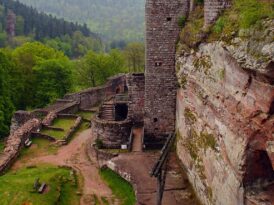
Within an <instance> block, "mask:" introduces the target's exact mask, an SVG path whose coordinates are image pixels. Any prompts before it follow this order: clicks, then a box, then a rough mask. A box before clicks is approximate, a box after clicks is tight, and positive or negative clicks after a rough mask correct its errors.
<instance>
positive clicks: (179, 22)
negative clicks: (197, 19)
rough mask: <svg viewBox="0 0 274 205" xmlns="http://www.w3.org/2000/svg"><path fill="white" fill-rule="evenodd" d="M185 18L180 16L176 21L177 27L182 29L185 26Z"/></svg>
mask: <svg viewBox="0 0 274 205" xmlns="http://www.w3.org/2000/svg"><path fill="white" fill-rule="evenodd" d="M186 19H187V18H186V16H180V18H179V20H178V25H179V26H180V27H181V28H183V27H184V26H185V24H186Z"/></svg>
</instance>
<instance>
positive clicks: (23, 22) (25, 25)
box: [0, 0, 96, 40]
mask: <svg viewBox="0 0 274 205" xmlns="http://www.w3.org/2000/svg"><path fill="white" fill-rule="evenodd" d="M0 4H1V5H2V8H3V7H4V9H1V11H2V12H1V15H2V18H1V23H2V25H4V27H7V28H8V30H9V31H10V29H12V30H13V29H15V31H16V32H17V34H18V35H22V34H24V35H29V34H32V33H34V35H35V39H36V40H41V39H42V38H46V37H50V38H54V37H58V36H62V35H66V34H69V35H70V36H72V35H73V33H74V32H75V31H81V32H82V33H83V34H84V35H85V36H89V35H92V36H93V37H96V35H95V34H94V33H91V32H90V30H89V29H88V28H87V25H86V24H85V25H79V24H77V23H71V22H68V21H65V20H64V19H57V18H56V17H53V16H52V15H48V14H45V13H40V12H38V11H37V10H36V9H34V8H33V7H28V6H26V5H24V4H22V3H20V2H18V1H13V0H0ZM14 14H16V15H17V16H16V17H15V18H16V20H17V21H13V16H12V15H14ZM5 17H6V18H5ZM6 19H7V20H6ZM9 19H10V21H9ZM14 20H15V19H14ZM15 22H16V26H15V28H12V27H11V26H12V23H15ZM5 25H7V26H5Z"/></svg>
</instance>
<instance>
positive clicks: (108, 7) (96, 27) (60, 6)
mask: <svg viewBox="0 0 274 205" xmlns="http://www.w3.org/2000/svg"><path fill="white" fill-rule="evenodd" d="M20 1H21V2H23V3H26V4H27V5H31V6H33V7H35V8H37V9H39V10H41V11H44V12H46V13H51V14H53V15H56V16H58V17H64V18H65V19H67V20H71V21H74V22H80V23H87V24H88V27H89V28H90V29H91V30H92V31H94V32H96V33H99V34H102V36H103V37H104V38H105V39H107V40H109V39H110V40H118V41H119V40H125V41H127V42H128V41H142V40H143V39H144V16H145V0H126V1H125V0H65V1H64V0H62V1H56V0H47V1H45V0H20Z"/></svg>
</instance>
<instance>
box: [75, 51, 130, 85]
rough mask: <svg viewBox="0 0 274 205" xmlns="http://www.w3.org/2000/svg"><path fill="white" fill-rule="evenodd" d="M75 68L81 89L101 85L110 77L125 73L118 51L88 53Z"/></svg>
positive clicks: (123, 61) (121, 57)
mask: <svg viewBox="0 0 274 205" xmlns="http://www.w3.org/2000/svg"><path fill="white" fill-rule="evenodd" d="M77 67H78V70H77V74H78V77H79V82H81V86H82V87H94V86H97V85H102V84H103V83H105V82H106V80H107V79H108V78H109V77H110V76H113V75H115V74H118V73H123V72H125V71H126V69H125V60H124V58H123V55H122V53H121V52H120V51H118V50H112V51H111V52H110V53H95V52H93V51H90V52H88V54H87V55H86V56H85V57H84V58H83V59H81V60H80V61H78V62H77Z"/></svg>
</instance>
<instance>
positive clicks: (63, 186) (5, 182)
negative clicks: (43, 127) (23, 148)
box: [0, 165, 79, 205]
mask: <svg viewBox="0 0 274 205" xmlns="http://www.w3.org/2000/svg"><path fill="white" fill-rule="evenodd" d="M37 177H39V179H40V182H46V183H47V185H48V186H49V189H48V192H46V193H44V194H39V193H36V192H34V191H33V184H34V182H35V180H36V178H37ZM77 190H78V184H77V180H76V177H75V173H73V174H72V170H70V169H66V168H57V167H54V166H46V165H43V166H39V167H33V168H23V169H21V170H18V171H13V172H8V173H7V174H5V175H4V176H1V177H0V204H1V205H8V204H13V205H22V204H41V205H46V204H60V205H77V204H79V196H77V194H76V192H77Z"/></svg>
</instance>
